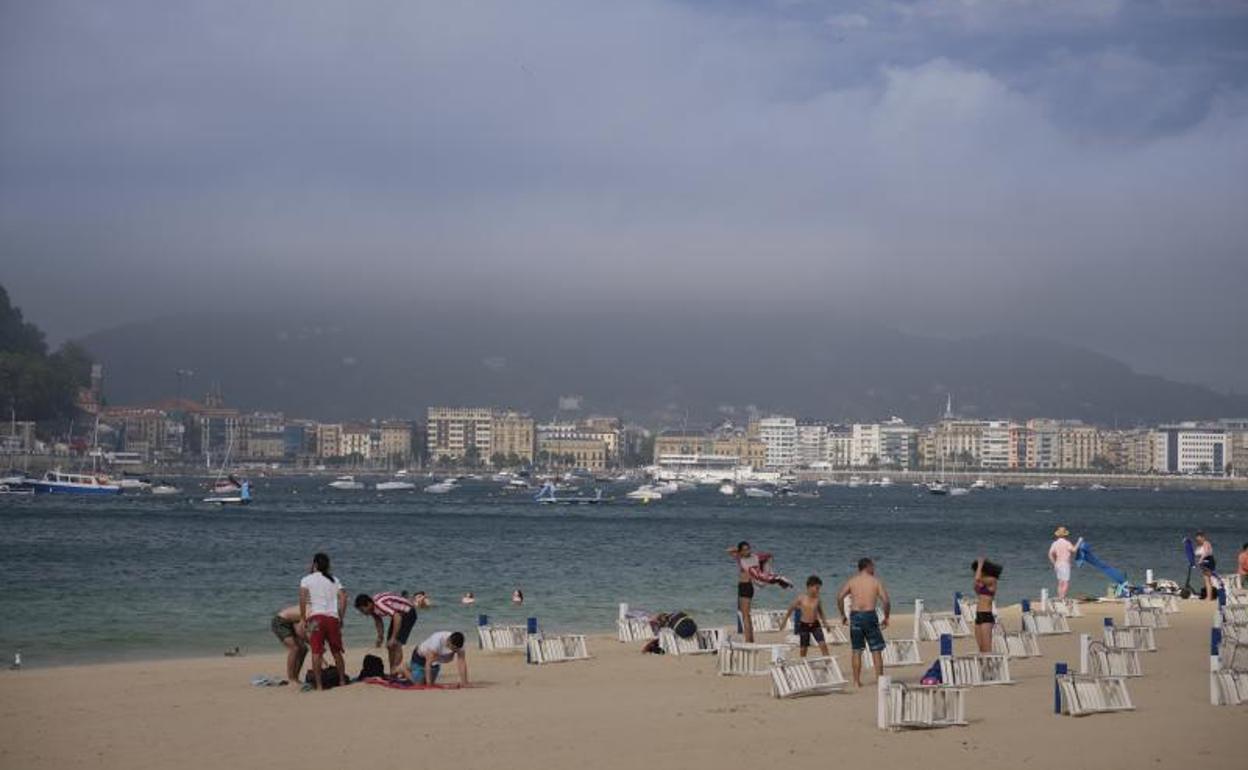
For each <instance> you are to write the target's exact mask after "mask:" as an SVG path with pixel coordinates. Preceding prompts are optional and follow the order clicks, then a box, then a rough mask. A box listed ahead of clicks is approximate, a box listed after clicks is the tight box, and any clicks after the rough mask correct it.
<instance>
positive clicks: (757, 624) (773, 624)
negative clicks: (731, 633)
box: [737, 609, 788, 634]
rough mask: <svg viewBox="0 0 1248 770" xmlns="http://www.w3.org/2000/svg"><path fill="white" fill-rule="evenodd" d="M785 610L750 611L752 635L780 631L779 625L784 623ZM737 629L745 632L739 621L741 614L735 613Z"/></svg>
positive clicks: (742, 624) (740, 620)
mask: <svg viewBox="0 0 1248 770" xmlns="http://www.w3.org/2000/svg"><path fill="white" fill-rule="evenodd" d="M787 614H788V612H787V611H786V610H755V609H752V610H750V622H751V623H753V625H754V633H756V634H768V633H772V632H774V631H782V630H783V629H782V628H780V624H781V623H782V622H783V621H784V617H785V615H787ZM737 629H738V630H739V631H744V630H745V625H744V623H743V622H742V619H741V613H740V612H738V613H737Z"/></svg>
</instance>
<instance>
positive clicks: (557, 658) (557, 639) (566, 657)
mask: <svg viewBox="0 0 1248 770" xmlns="http://www.w3.org/2000/svg"><path fill="white" fill-rule="evenodd" d="M526 650H527V652H528V661H529V663H533V664H536V665H544V664H546V663H566V662H568V661H572V660H587V659H588V658H589V646H588V645H587V644H586V643H585V635H584V634H530V635H529V637H528V640H527V645H526Z"/></svg>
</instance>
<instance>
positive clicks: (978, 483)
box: [971, 479, 992, 489]
mask: <svg viewBox="0 0 1248 770" xmlns="http://www.w3.org/2000/svg"><path fill="white" fill-rule="evenodd" d="M971 489H992V484H989V483H988V482H987V481H986V480H985V479H975V481H974V482H972V483H971Z"/></svg>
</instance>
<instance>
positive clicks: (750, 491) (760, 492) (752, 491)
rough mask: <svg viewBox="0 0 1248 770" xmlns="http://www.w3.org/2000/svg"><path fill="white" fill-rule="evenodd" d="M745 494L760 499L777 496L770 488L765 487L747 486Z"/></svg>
mask: <svg viewBox="0 0 1248 770" xmlns="http://www.w3.org/2000/svg"><path fill="white" fill-rule="evenodd" d="M745 496H746V497H753V498H757V499H760V500H768V499H771V498H773V497H775V496H776V493H775V492H772V491H771V490H770V489H763V488H762V487H746V488H745Z"/></svg>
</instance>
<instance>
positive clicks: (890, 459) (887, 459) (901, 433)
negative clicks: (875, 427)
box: [878, 418, 919, 471]
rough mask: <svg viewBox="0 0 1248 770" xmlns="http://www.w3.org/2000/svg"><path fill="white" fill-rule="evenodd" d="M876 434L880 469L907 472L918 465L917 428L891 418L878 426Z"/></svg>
mask: <svg viewBox="0 0 1248 770" xmlns="http://www.w3.org/2000/svg"><path fill="white" fill-rule="evenodd" d="M878 433H879V437H880V438H879V458H880V466H881V467H883V468H897V469H899V470H903V471H908V470H910V469H911V468H913V467H914V466H915V465H916V464H917V463H918V450H919V430H918V428H914V427H911V426H909V425H906V424H905V423H904V422H902V421H901V420H899V419H897V418H893V419H892V420H889V421H888V422H886V423H883V424H882V425H880V426H879V431H878Z"/></svg>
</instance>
